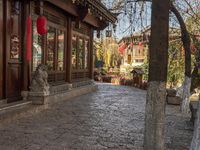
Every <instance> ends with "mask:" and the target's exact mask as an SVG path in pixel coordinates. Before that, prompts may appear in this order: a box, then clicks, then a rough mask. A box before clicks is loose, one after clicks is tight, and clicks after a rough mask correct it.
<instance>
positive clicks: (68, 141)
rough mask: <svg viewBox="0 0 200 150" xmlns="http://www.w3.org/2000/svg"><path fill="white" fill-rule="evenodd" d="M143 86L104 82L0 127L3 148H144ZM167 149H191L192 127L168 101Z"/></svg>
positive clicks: (95, 149) (63, 149) (0, 149)
mask: <svg viewBox="0 0 200 150" xmlns="http://www.w3.org/2000/svg"><path fill="white" fill-rule="evenodd" d="M145 94H146V92H145V91H142V90H139V89H135V88H132V87H124V86H111V85H107V84H104V85H102V84H100V85H99V90H98V91H97V92H95V93H92V94H87V95H84V96H81V97H77V98H74V99H71V100H67V101H65V102H64V103H60V104H56V106H54V107H53V108H51V109H47V110H45V111H43V112H41V113H39V114H35V115H34V116H31V117H26V118H21V119H19V120H16V121H15V122H12V123H10V124H9V125H3V126H1V127H0V150H104V149H109V150H129V149H130V150H142V144H143V132H144V128H143V126H144V109H145ZM166 111H167V117H166V120H167V121H166V132H167V137H166V149H167V150H187V149H188V147H189V145H190V141H191V138H192V130H191V129H190V128H189V127H187V122H186V121H187V120H189V118H188V117H184V116H182V115H181V114H180V112H179V107H177V106H167V110H166Z"/></svg>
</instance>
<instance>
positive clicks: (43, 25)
mask: <svg viewBox="0 0 200 150" xmlns="http://www.w3.org/2000/svg"><path fill="white" fill-rule="evenodd" d="M37 32H38V34H40V35H44V34H46V33H47V19H46V18H45V17H44V16H39V17H38V18H37Z"/></svg>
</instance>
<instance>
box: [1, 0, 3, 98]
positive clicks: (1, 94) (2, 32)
mask: <svg viewBox="0 0 200 150" xmlns="http://www.w3.org/2000/svg"><path fill="white" fill-rule="evenodd" d="M2 98H3V0H0V99H2Z"/></svg>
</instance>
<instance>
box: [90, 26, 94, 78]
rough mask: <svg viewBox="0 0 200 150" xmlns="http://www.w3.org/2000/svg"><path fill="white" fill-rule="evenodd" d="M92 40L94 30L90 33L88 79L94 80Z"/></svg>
mask: <svg viewBox="0 0 200 150" xmlns="http://www.w3.org/2000/svg"><path fill="white" fill-rule="evenodd" d="M93 38H94V30H93V29H91V33H90V78H91V79H94V46H93V40H94V39H93Z"/></svg>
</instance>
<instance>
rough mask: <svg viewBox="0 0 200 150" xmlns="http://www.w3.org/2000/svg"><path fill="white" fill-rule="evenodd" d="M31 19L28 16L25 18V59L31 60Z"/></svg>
mask: <svg viewBox="0 0 200 150" xmlns="http://www.w3.org/2000/svg"><path fill="white" fill-rule="evenodd" d="M31 33H32V20H31V17H30V16H29V17H28V18H27V20H26V60H27V61H31V40H32V39H31V37H32V34H31Z"/></svg>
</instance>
